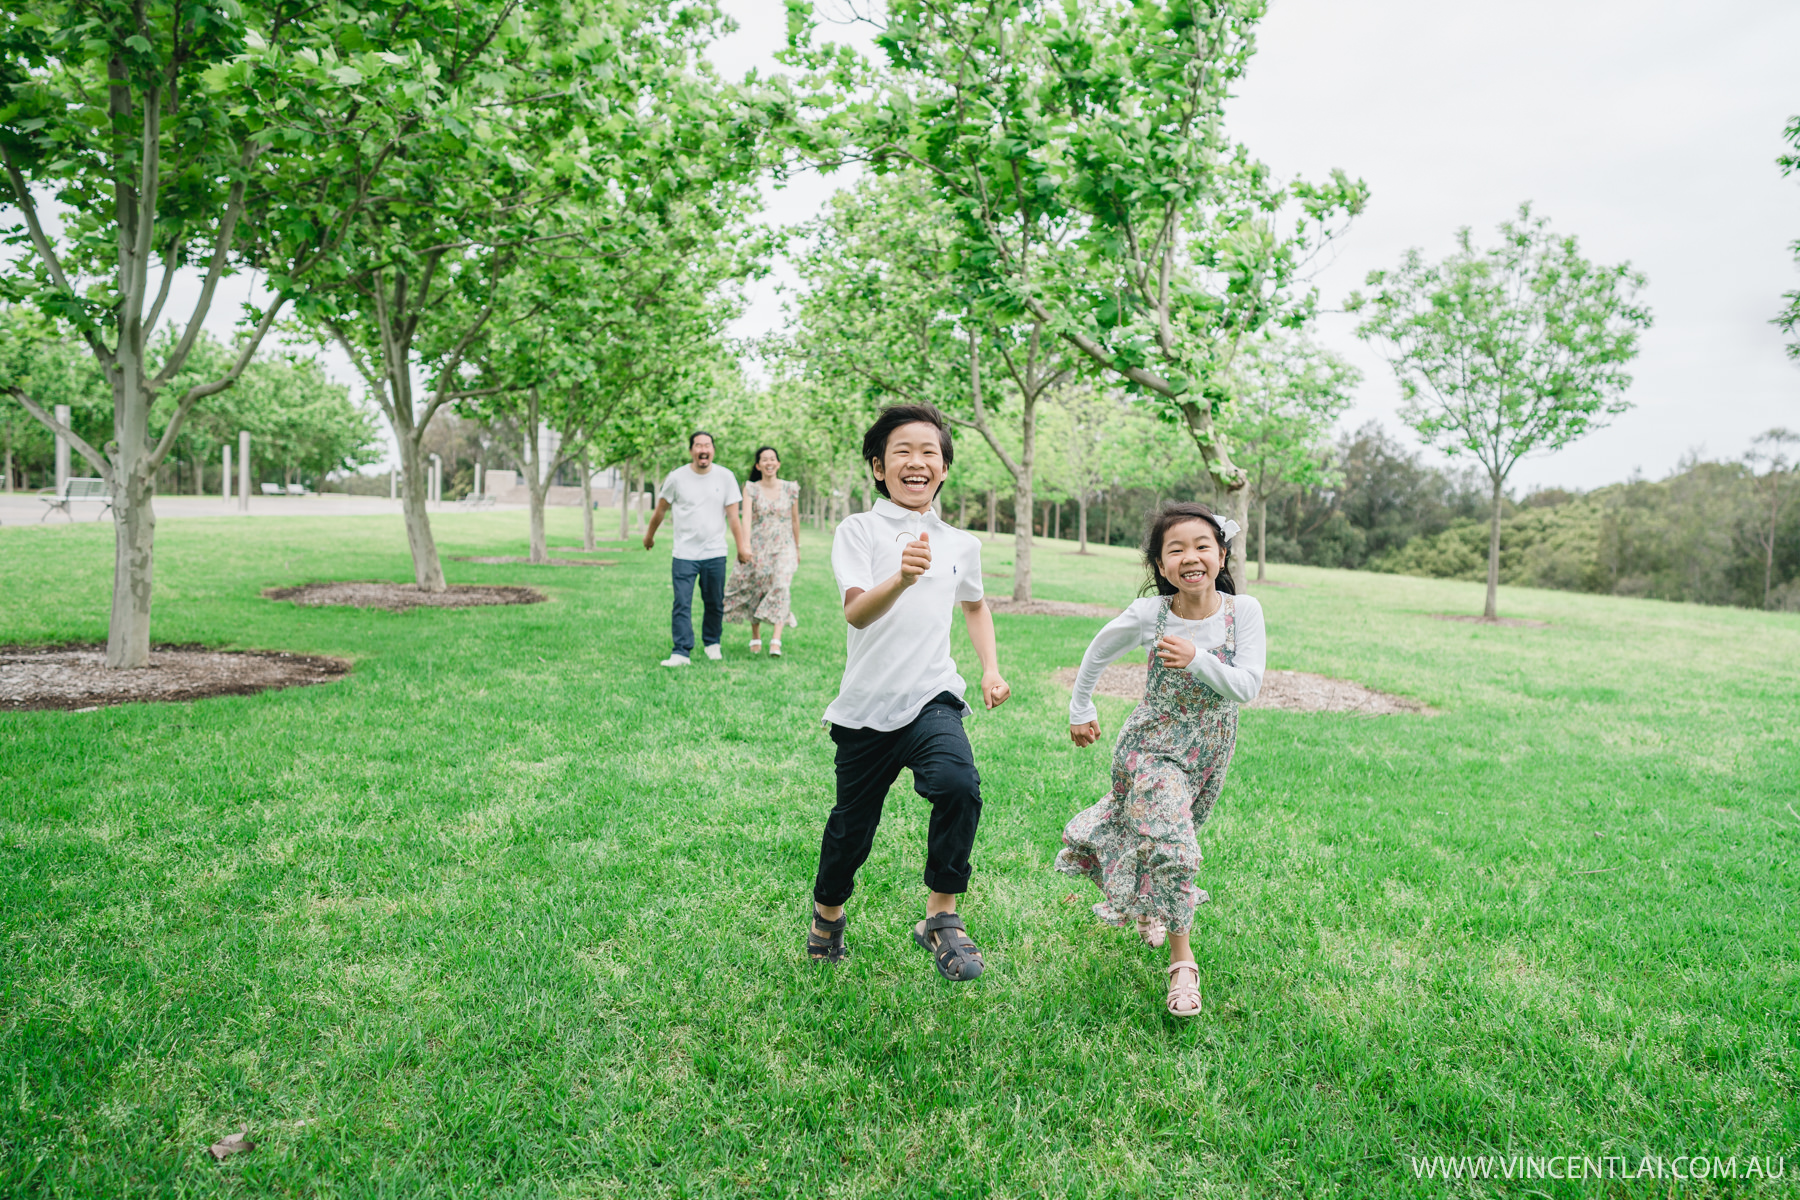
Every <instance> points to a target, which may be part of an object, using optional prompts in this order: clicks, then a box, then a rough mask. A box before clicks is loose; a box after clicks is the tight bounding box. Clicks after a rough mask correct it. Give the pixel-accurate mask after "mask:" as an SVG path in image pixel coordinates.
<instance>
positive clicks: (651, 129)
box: [312, 0, 766, 591]
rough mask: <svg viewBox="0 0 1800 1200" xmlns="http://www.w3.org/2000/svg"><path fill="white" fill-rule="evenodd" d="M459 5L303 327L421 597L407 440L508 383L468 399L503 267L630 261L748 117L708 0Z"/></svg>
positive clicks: (692, 199) (700, 191) (706, 192)
mask: <svg viewBox="0 0 1800 1200" xmlns="http://www.w3.org/2000/svg"><path fill="white" fill-rule="evenodd" d="M476 11H477V12H478V14H479V16H480V20H479V22H478V25H479V26H480V28H481V30H482V33H481V36H479V37H474V38H471V37H466V36H452V35H451V33H450V31H449V30H448V29H446V30H445V32H444V36H443V37H442V38H441V39H440V41H441V44H442V45H443V47H444V48H445V53H446V54H449V55H452V56H454V60H455V72H456V74H457V77H458V83H457V85H456V86H455V87H446V88H444V89H442V90H441V94H439V95H434V97H433V98H432V100H431V109H430V111H431V121H430V123H429V124H428V125H427V126H425V127H422V128H421V130H420V132H419V135H418V136H417V137H416V138H414V139H412V140H411V141H409V142H408V143H407V144H406V145H405V146H403V147H402V148H401V150H400V151H398V152H397V153H396V156H395V162H394V164H393V166H392V167H391V168H390V174H392V175H394V176H395V181H394V183H393V184H392V185H391V186H390V187H389V189H388V190H387V193H386V194H385V195H384V196H382V197H380V198H376V199H371V200H370V202H369V203H368V204H367V205H365V206H364V208H363V210H362V213H361V215H360V216H359V219H358V223H357V225H356V226H355V228H354V230H353V234H352V236H351V237H350V238H347V239H346V242H345V248H344V250H343V251H342V252H341V253H340V255H339V263H338V269H337V271H336V272H335V273H334V275H333V276H332V277H331V280H330V286H329V288H328V289H321V287H320V286H319V284H318V282H317V281H315V283H314V285H313V289H312V290H313V292H314V293H315V294H319V295H320V298H319V301H318V304H317V308H316V312H315V313H314V314H313V319H314V321H315V322H316V324H317V325H318V326H319V327H320V328H322V329H323V330H324V331H325V332H326V333H327V334H328V335H329V336H330V337H331V338H332V339H333V340H335V341H336V342H337V343H338V344H339V345H341V346H342V347H343V348H344V349H345V351H346V352H347V353H348V354H349V356H350V357H351V359H352V361H353V362H355V363H356V364H357V368H358V370H359V371H360V372H361V373H362V375H363V377H364V379H365V380H366V381H367V382H368V384H369V388H370V391H371V394H372V395H373V396H374V397H375V401H376V404H377V406H378V407H379V408H380V410H381V412H382V414H383V415H384V416H385V417H386V418H387V420H388V422H389V424H390V426H391V427H392V429H393V433H394V436H395V439H396V441H397V443H398V445H399V450H400V459H401V469H402V471H403V472H404V477H405V479H406V490H405V495H404V501H405V503H404V505H403V509H404V512H405V514H406V528H407V537H408V543H409V546H410V548H411V550H412V557H413V576H414V582H415V583H416V584H417V585H418V586H419V587H421V588H425V589H427V590H433V591H440V590H443V588H444V586H445V583H444V577H443V569H442V567H441V565H440V563H439V561H438V555H437V547H436V543H435V542H434V540H433V539H432V536H431V528H430V522H429V518H428V517H427V515H426V511H425V481H424V476H425V472H424V469H423V466H422V458H421V455H422V451H421V445H422V439H423V438H424V436H425V430H426V429H427V428H428V427H429V425H430V423H431V418H432V416H433V415H435V414H436V413H437V412H438V411H440V410H441V409H443V408H444V406H446V405H448V404H451V403H453V402H456V401H459V400H466V399H470V398H474V397H475V396H476V395H477V394H478V393H489V394H499V390H501V389H505V390H513V389H512V385H511V384H510V383H508V382H504V381H502V382H498V383H492V384H489V385H486V386H484V387H472V386H471V385H470V383H469V379H470V377H471V376H472V375H473V373H474V371H475V366H474V364H473V363H471V362H470V359H469V356H470V354H471V352H472V351H473V350H474V349H475V348H476V346H477V345H478V343H479V341H480V339H482V338H483V337H484V336H485V335H486V333H487V331H488V328H489V326H490V324H491V323H495V322H501V323H504V322H507V321H512V320H518V319H520V318H521V316H522V315H523V314H524V313H525V312H527V311H529V308H530V305H532V304H534V303H536V301H535V300H534V299H531V298H530V290H529V289H519V288H515V287H513V286H511V285H512V279H513V276H514V274H515V273H516V272H518V271H520V270H522V269H527V268H529V267H530V266H531V264H533V263H535V262H540V261H542V259H543V257H544V256H545V255H547V254H574V253H588V254H594V255H599V256H606V255H618V256H629V255H631V254H633V253H636V252H638V250H639V249H641V248H642V244H643V242H644V241H645V239H648V240H649V241H650V242H652V243H654V242H655V241H656V240H657V239H659V238H661V237H662V236H663V231H664V226H665V224H666V221H667V219H668V216H669V213H670V212H671V211H673V210H674V209H675V208H677V207H679V206H681V205H683V204H691V203H698V202H700V199H701V198H704V197H708V196H710V195H712V194H713V193H715V192H716V191H718V190H719V189H721V188H726V189H729V188H733V187H736V186H738V185H739V184H741V182H742V181H743V180H745V179H747V178H749V177H751V176H753V175H754V174H755V173H756V171H757V170H758V169H759V168H760V166H761V162H760V160H759V157H758V156H759V154H760V153H761V152H762V151H761V149H760V139H761V136H762V131H763V128H764V126H765V124H766V121H765V119H764V114H763V113H762V112H761V111H760V110H756V109H754V108H753V107H751V106H749V105H747V104H746V103H745V102H744V98H743V97H742V96H740V95H739V94H738V92H737V91H736V90H734V89H731V88H727V87H723V86H721V85H720V84H719V83H718V81H717V80H716V78H715V77H714V76H713V75H712V73H711V69H710V67H709V66H708V65H707V63H706V61H705V59H704V57H703V55H702V50H703V47H704V46H705V44H706V42H707V40H708V39H709V38H710V37H711V36H712V35H713V34H714V33H715V32H716V31H717V30H718V29H719V28H720V27H721V18H720V17H719V15H718V13H717V11H716V9H714V8H712V7H711V6H710V5H708V4H705V3H693V4H685V3H677V2H676V0H641V2H637V3H627V4H621V5H616V6H613V5H602V4H599V3H581V4H568V5H551V6H541V7H537V8H532V9H528V10H518V9H516V8H515V7H514V6H513V5H512V4H511V3H508V2H497V3H495V4H494V5H493V6H492V7H491V8H487V7H481V8H478V9H477V10H476ZM460 20H461V23H462V25H465V26H466V25H467V24H468V21H467V18H460ZM450 73H451V72H450V70H449V68H448V67H447V68H446V70H445V72H444V74H445V75H446V76H447V75H449V74H450ZM514 300H522V301H523V303H524V304H525V306H526V307H524V308H509V307H507V306H508V305H509V304H511V303H512V302H513V301H514ZM421 385H422V386H421ZM541 392H542V388H541V387H540V393H541Z"/></svg>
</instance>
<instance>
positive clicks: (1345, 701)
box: [1056, 663, 1432, 715]
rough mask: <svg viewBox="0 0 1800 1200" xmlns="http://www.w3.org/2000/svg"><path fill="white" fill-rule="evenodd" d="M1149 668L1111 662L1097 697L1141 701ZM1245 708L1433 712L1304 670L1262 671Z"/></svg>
mask: <svg viewBox="0 0 1800 1200" xmlns="http://www.w3.org/2000/svg"><path fill="white" fill-rule="evenodd" d="M1149 674H1150V668H1149V667H1148V666H1147V665H1145V664H1144V663H1114V664H1113V665H1112V666H1110V667H1107V668H1106V669H1105V670H1104V671H1102V672H1100V683H1099V685H1098V686H1097V687H1095V688H1094V694H1095V695H1098V696H1120V697H1123V698H1124V699H1126V700H1142V699H1143V698H1144V683H1145V681H1146V679H1147V678H1148V677H1149ZM1056 682H1057V683H1058V684H1059V685H1060V686H1062V687H1065V688H1070V689H1073V688H1074V686H1075V668H1074V667H1063V668H1062V669H1061V670H1059V671H1057V672H1056ZM1244 707H1245V708H1277V709H1282V710H1284V711H1286V712H1346V713H1368V714H1370V715H1381V714H1386V713H1423V714H1429V713H1431V712H1432V710H1431V709H1430V708H1427V707H1426V706H1425V705H1423V704H1421V703H1419V702H1418V701H1417V700H1412V699H1408V698H1407V697H1405V696H1391V695H1389V694H1388V693H1386V692H1377V691H1374V690H1372V689H1370V688H1366V687H1364V686H1363V685H1362V684H1360V683H1352V682H1351V681H1350V680H1348V679H1332V678H1330V677H1329V676H1325V675H1313V674H1309V673H1308V672H1306V671H1265V672H1264V673H1263V685H1262V691H1260V692H1258V693H1257V695H1256V699H1254V700H1252V701H1251V702H1250V703H1249V704H1246V705H1244Z"/></svg>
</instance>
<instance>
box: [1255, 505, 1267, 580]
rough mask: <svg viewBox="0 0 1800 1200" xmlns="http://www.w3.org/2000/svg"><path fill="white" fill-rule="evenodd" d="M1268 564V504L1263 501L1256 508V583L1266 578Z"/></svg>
mask: <svg viewBox="0 0 1800 1200" xmlns="http://www.w3.org/2000/svg"><path fill="white" fill-rule="evenodd" d="M1268 562H1269V502H1268V501H1267V500H1266V499H1265V500H1264V501H1263V502H1262V503H1261V504H1259V505H1258V506H1257V508H1256V582H1258V583H1261V582H1262V581H1263V580H1264V579H1265V578H1267V577H1268V569H1267V568H1268Z"/></svg>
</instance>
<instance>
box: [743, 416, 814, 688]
mask: <svg viewBox="0 0 1800 1200" xmlns="http://www.w3.org/2000/svg"><path fill="white" fill-rule="evenodd" d="M780 471H781V456H780V455H779V454H777V453H775V447H773V446H763V447H761V448H760V449H758V450H757V452H756V465H755V466H754V467H752V468H751V469H750V478H749V480H748V481H747V482H746V483H745V484H744V501H743V512H742V520H743V523H744V526H745V528H746V529H747V530H748V531H749V537H750V564H749V565H748V566H745V567H740V568H738V571H737V574H735V575H733V576H732V577H731V582H730V584H729V585H728V586H727V587H726V588H725V619H726V620H727V621H732V622H739V621H742V622H748V623H749V626H750V653H752V654H760V653H762V623H763V622H764V621H767V622H768V623H769V653H770V654H771V655H775V656H779V655H780V654H781V628H782V626H784V625H798V624H799V623H800V622H799V621H798V620H797V619H796V618H795V617H794V614H793V612H792V611H790V609H789V594H788V587H789V585H790V584H791V583H792V582H793V580H794V572H795V571H796V570H798V569H799V567H800V485H799V484H797V483H792V482H790V481H788V480H786V479H781V478H778V475H779V474H780Z"/></svg>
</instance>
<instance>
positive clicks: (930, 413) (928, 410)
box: [862, 404, 956, 496]
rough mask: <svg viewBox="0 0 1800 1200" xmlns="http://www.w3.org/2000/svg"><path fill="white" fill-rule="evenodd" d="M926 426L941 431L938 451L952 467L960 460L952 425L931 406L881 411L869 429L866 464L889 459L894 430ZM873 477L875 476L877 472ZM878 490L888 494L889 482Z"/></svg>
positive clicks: (903, 406) (898, 406) (879, 482)
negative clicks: (918, 425) (957, 456)
mask: <svg viewBox="0 0 1800 1200" xmlns="http://www.w3.org/2000/svg"><path fill="white" fill-rule="evenodd" d="M915 423H922V424H925V425H933V426H936V427H937V431H938V449H939V450H941V451H943V454H944V466H945V467H948V466H949V465H950V464H951V462H953V461H954V460H955V458H956V447H955V445H953V444H952V443H951V441H950V422H948V421H946V420H944V414H943V413H941V412H939V411H938V410H937V409H935V408H933V407H932V406H931V405H929V404H896V405H894V406H893V407H891V408H884V409H882V410H881V415H880V416H878V417H876V418H875V423H874V424H873V425H871V426H869V432H867V433H865V434H863V447H862V450H863V461H864V462H866V463H875V462H879V461H881V460H883V459H885V458H887V448H888V439H889V438H890V437H892V436H893V435H894V430H896V429H898V428H900V427H901V426H902V425H912V424H915ZM870 474H874V472H873V470H871V471H870ZM875 490H876V491H878V492H880V493H881V494H882V495H884V496H886V495H888V490H887V483H886V482H885V481H884V480H880V479H877V480H876V481H875Z"/></svg>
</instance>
